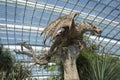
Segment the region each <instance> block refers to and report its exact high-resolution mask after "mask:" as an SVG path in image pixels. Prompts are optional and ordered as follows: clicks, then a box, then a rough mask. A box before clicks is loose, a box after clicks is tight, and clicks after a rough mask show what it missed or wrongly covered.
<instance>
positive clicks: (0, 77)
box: [0, 45, 31, 80]
mask: <svg viewBox="0 0 120 80" xmlns="http://www.w3.org/2000/svg"><path fill="white" fill-rule="evenodd" d="M0 73H1V74H0V80H14V79H16V80H23V79H25V78H27V77H29V76H30V75H31V72H30V71H29V70H28V68H26V67H24V66H23V65H22V64H21V63H16V60H15V57H14V56H13V55H11V52H10V51H9V50H8V49H5V48H3V46H2V45H0Z"/></svg>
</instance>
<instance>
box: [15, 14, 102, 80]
mask: <svg viewBox="0 0 120 80" xmlns="http://www.w3.org/2000/svg"><path fill="white" fill-rule="evenodd" d="M78 14H80V13H71V14H69V15H66V16H63V17H60V18H58V19H56V20H55V21H53V22H52V23H51V24H50V25H49V26H48V27H46V28H45V29H44V30H43V31H42V33H41V34H45V37H44V40H43V41H44V44H45V42H46V40H47V39H48V38H51V42H52V45H51V46H50V50H49V51H48V53H46V54H40V55H35V53H34V50H33V49H32V47H31V46H29V45H26V44H25V42H23V43H21V44H20V45H21V51H15V52H16V53H18V54H24V55H28V56H29V57H32V58H33V60H34V61H35V64H39V65H46V64H48V62H50V59H51V57H53V56H54V55H55V54H58V57H59V58H60V59H61V60H62V64H63V66H64V80H80V78H79V76H78V72H77V68H76V60H77V57H78V55H79V54H80V51H81V50H82V49H83V48H85V47H86V44H85V42H84V41H83V34H84V33H85V32H87V31H89V32H91V34H92V35H96V36H98V37H100V35H101V32H102V30H101V29H100V28H99V27H97V26H94V25H93V24H91V23H88V22H82V23H79V24H77V23H75V22H74V18H75V17H76V16H77V15H78ZM23 47H25V48H27V49H28V50H30V53H27V52H24V51H23ZM64 47H67V48H66V49H64ZM61 56H62V57H61Z"/></svg>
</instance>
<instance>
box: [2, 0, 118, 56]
mask: <svg viewBox="0 0 120 80" xmlns="http://www.w3.org/2000/svg"><path fill="white" fill-rule="evenodd" d="M72 12H81V14H80V15H79V16H78V17H77V18H76V19H75V21H76V22H78V23H79V22H82V21H84V22H91V23H93V24H95V25H98V26H100V27H101V28H102V30H103V32H102V36H101V37H100V40H99V41H98V39H97V37H96V36H91V35H90V36H89V34H86V35H88V36H89V38H90V39H91V40H92V41H93V43H95V42H96V43H98V44H100V45H102V46H103V48H107V49H108V50H110V51H112V53H115V54H116V55H120V0H0V42H1V43H2V44H3V45H4V46H5V47H6V48H9V49H10V50H11V51H13V49H20V47H19V45H17V43H20V42H24V41H27V43H28V44H30V45H31V46H33V47H34V50H35V51H36V53H40V49H41V48H42V47H46V46H49V41H47V43H46V45H43V43H42V40H43V37H42V36H41V35H40V32H41V31H42V30H43V29H44V28H45V27H47V25H49V24H50V23H51V22H52V21H53V20H55V19H57V18H58V17H60V16H63V15H66V14H69V13H72Z"/></svg>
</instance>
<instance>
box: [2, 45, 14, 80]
mask: <svg viewBox="0 0 120 80" xmlns="http://www.w3.org/2000/svg"><path fill="white" fill-rule="evenodd" d="M13 64H14V59H13V56H12V55H11V53H10V51H9V50H7V49H4V48H3V46H2V45H1V46H0V72H1V74H2V76H1V78H2V80H4V79H6V78H7V77H8V76H9V73H10V72H11V71H12V67H13Z"/></svg>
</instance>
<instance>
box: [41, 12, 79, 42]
mask: <svg viewBox="0 0 120 80" xmlns="http://www.w3.org/2000/svg"><path fill="white" fill-rule="evenodd" d="M78 14H80V13H78V12H77V13H71V14H69V15H65V16H62V17H60V18H58V19H56V20H55V21H53V22H52V23H51V24H50V25H49V26H48V27H46V28H45V29H44V30H43V31H42V33H41V34H43V33H45V36H44V44H45V42H46V40H47V39H48V38H49V37H51V40H52V39H53V38H54V37H55V36H56V34H57V32H58V31H59V30H60V29H61V28H63V27H69V29H70V28H71V27H72V25H74V24H75V23H74V18H75V17H76V16H77V15H78Z"/></svg>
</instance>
